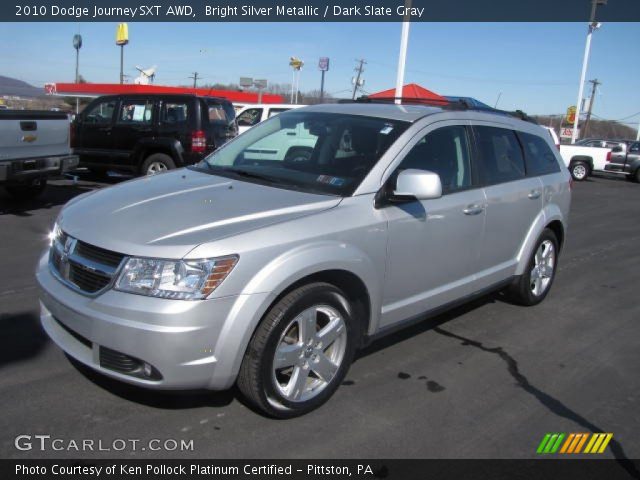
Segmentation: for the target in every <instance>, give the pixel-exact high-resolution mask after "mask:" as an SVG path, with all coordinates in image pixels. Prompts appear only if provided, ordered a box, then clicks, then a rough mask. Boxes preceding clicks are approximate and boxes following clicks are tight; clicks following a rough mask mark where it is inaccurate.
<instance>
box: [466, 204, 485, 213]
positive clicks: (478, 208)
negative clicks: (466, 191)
mask: <svg viewBox="0 0 640 480" xmlns="http://www.w3.org/2000/svg"><path fill="white" fill-rule="evenodd" d="M483 211H484V205H477V204H473V205H469V206H468V207H467V208H465V209H464V210H462V212H463V213H464V214H465V215H478V214H480V213H482V212H483Z"/></svg>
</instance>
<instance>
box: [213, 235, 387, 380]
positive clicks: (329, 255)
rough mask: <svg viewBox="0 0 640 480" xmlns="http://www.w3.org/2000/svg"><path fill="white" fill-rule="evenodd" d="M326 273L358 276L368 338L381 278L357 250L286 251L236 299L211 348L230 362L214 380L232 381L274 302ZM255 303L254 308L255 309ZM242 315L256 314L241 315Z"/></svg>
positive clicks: (329, 245)
mask: <svg viewBox="0 0 640 480" xmlns="http://www.w3.org/2000/svg"><path fill="white" fill-rule="evenodd" d="M326 270H346V271H348V272H350V273H352V274H354V275H356V276H358V277H359V278H360V279H361V280H362V281H363V283H364V284H365V286H366V288H367V291H368V293H369V300H370V305H369V307H370V312H371V319H370V321H369V331H368V332H366V333H368V334H369V335H370V334H371V333H373V332H375V330H376V329H377V326H378V323H379V318H380V309H381V306H380V299H381V298H382V280H383V279H382V278H380V276H379V273H378V269H376V268H375V266H374V264H373V262H372V261H371V259H369V258H368V256H367V255H366V254H365V253H364V252H362V251H361V250H360V249H358V248H356V247H354V246H352V245H346V244H344V243H340V242H336V241H323V242H318V243H314V244H311V245H305V246H302V247H300V248H296V249H293V250H290V251H288V252H286V253H284V254H282V255H280V256H279V257H277V258H274V259H273V260H272V261H271V262H269V263H268V264H267V265H265V266H264V267H263V268H262V269H261V270H260V271H259V272H258V273H257V274H256V275H255V276H254V277H253V278H252V280H251V281H250V282H249V283H248V284H247V285H246V286H245V288H244V290H243V291H242V293H241V294H240V295H239V296H238V300H237V301H236V303H235V305H234V307H233V309H232V311H231V313H230V315H229V318H228V321H226V322H225V326H224V328H223V330H222V332H221V333H220V336H219V338H218V339H217V341H216V345H215V347H214V352H215V353H214V354H215V357H216V358H225V359H231V358H233V361H232V362H230V363H227V362H225V363H226V364H225V365H224V366H223V365H219V367H218V368H217V369H216V372H215V377H216V379H219V378H225V379H226V378H235V377H236V376H237V374H238V372H239V371H240V365H241V363H242V359H243V358H244V354H245V351H246V349H247V346H248V345H249V342H250V340H251V337H252V336H253V332H254V331H255V329H256V328H257V326H258V324H259V322H260V320H261V319H262V317H263V316H264V314H265V313H266V312H267V310H268V309H269V307H270V306H271V304H272V303H273V302H274V300H275V299H276V298H277V297H278V296H279V295H281V294H282V293H283V292H284V291H285V290H286V289H287V288H289V286H291V285H292V284H294V283H296V282H297V281H299V280H301V279H303V278H305V277H307V276H309V275H312V274H315V273H319V272H322V271H326ZM256 302H257V303H258V305H256ZM245 311H251V312H257V314H255V313H254V314H251V315H248V314H244V312H245Z"/></svg>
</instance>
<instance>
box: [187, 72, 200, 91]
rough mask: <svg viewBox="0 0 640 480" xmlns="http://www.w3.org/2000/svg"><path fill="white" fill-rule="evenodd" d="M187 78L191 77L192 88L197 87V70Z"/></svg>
mask: <svg viewBox="0 0 640 480" xmlns="http://www.w3.org/2000/svg"><path fill="white" fill-rule="evenodd" d="M189 78H193V88H197V86H198V72H193V75H191V76H190V77H189Z"/></svg>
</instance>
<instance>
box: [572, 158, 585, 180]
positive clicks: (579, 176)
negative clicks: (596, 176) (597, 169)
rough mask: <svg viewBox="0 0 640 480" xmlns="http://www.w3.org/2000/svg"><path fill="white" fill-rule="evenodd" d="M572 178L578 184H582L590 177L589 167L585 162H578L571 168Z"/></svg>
mask: <svg viewBox="0 0 640 480" xmlns="http://www.w3.org/2000/svg"><path fill="white" fill-rule="evenodd" d="M571 176H572V177H573V179H574V180H575V181H576V182H582V181H583V180H586V179H587V177H588V176H589V165H587V164H586V163H585V162H576V163H574V164H573V165H572V166H571Z"/></svg>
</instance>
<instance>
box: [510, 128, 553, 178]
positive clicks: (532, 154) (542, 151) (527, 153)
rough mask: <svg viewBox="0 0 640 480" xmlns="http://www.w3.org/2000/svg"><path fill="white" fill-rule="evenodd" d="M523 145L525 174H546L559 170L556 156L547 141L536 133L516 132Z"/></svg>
mask: <svg viewBox="0 0 640 480" xmlns="http://www.w3.org/2000/svg"><path fill="white" fill-rule="evenodd" d="M518 136H519V137H520V140H521V141H522V146H523V147H524V159H525V163H526V165H527V175H533V176H535V175H546V174H548V173H556V172H559V171H560V166H559V165H558V161H557V160H556V156H555V155H554V154H553V152H552V151H551V148H549V145H548V144H547V142H545V141H544V140H543V139H542V138H540V137H538V136H537V135H531V134H529V133H522V132H518Z"/></svg>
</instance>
